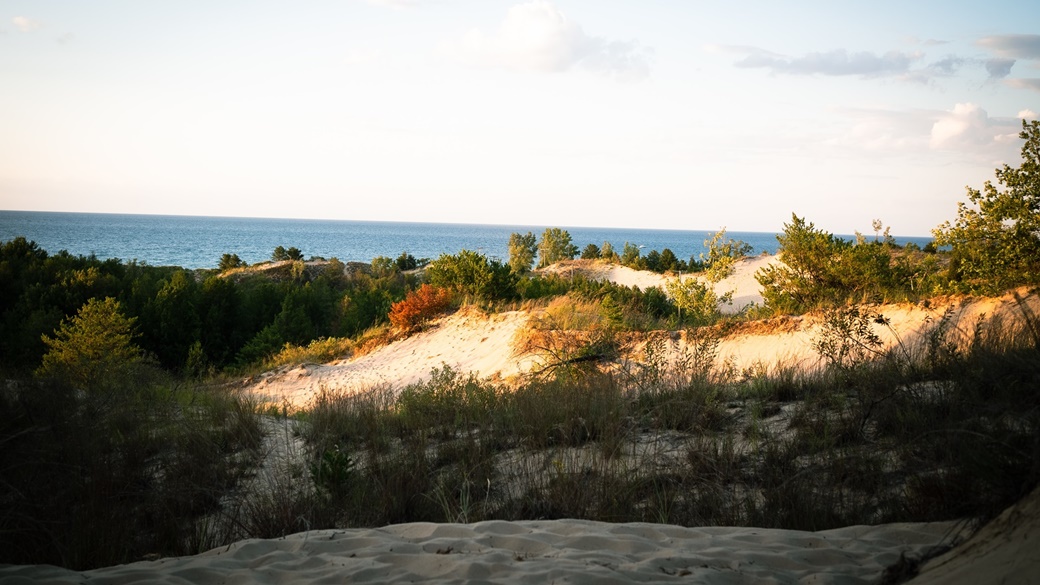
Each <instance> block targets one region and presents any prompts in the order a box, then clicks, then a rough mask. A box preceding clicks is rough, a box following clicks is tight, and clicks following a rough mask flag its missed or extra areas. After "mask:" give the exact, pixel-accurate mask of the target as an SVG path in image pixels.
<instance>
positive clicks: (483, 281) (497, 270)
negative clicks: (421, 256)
mask: <svg viewBox="0 0 1040 585" xmlns="http://www.w3.org/2000/svg"><path fill="white" fill-rule="evenodd" d="M426 278H427V279H428V280H429V282H430V284H432V285H433V286H437V287H441V288H447V289H451V290H454V291H457V292H459V293H460V294H463V295H467V296H470V297H474V298H475V299H477V300H480V301H485V302H490V301H496V300H509V299H513V298H515V297H516V281H517V276H516V275H515V274H514V273H513V272H512V271H511V270H510V268H509V267H508V266H505V265H503V264H502V263H501V262H499V261H498V260H488V258H487V256H484V255H483V254H478V253H477V252H471V251H469V250H463V251H461V252H459V253H458V254H455V255H449V254H442V255H441V257H440V258H438V259H437V260H434V261H433V262H432V263H430V265H429V267H427V269H426Z"/></svg>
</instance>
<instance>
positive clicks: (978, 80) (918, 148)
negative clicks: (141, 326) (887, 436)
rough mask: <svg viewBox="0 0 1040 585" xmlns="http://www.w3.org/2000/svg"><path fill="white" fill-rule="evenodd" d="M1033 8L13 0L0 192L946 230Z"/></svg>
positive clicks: (1038, 35)
mask: <svg viewBox="0 0 1040 585" xmlns="http://www.w3.org/2000/svg"><path fill="white" fill-rule="evenodd" d="M1036 22H1037V21H1036V11H1035V7H1030V6H1029V4H1028V3H1026V2H1008V1H993V2H985V3H983V2H950V1H945V2H930V1H920V2H913V3H907V2H903V1H901V2H888V1H875V2H871V3H863V2H836V1H830V2H785V3H780V2H713V1H693V0H687V1H680V0H641V1H620V0H599V1H591V0H554V1H551V2H550V1H544V0H534V1H530V2H523V1H497V0H480V1H479V2H477V1H468V0H335V1H333V0H313V1H309V2H305V3H292V4H290V3H285V2H271V1H266V0H252V1H249V2H246V1H232V0H228V1H223V2H210V1H206V2H202V1H191V0H189V1H181V2H176V3H174V2H168V3H157V2H139V1H131V0H125V1H121V2H116V1H106V0H97V1H92V2H72V1H63V2H57V1H48V0H33V1H6V0H0V209H26V210H56V211H57V210H64V211H99V212H117V213H160V214H188V215H236V216H261V217H308V218H334V219H357V220H392V221H438V222H462V223H496V224H534V225H561V226H605V227H632V228H677V229H706V230H713V229H717V228H719V227H723V226H727V227H728V228H729V229H730V230H753V231H758V230H761V231H775V230H779V229H780V228H781V227H782V224H783V223H784V222H785V221H788V220H789V219H790V216H791V213H797V214H798V215H799V216H803V217H807V218H808V219H809V220H810V221H813V222H815V223H816V225H817V226H818V227H821V228H824V229H826V230H828V231H832V232H836V233H851V232H852V231H854V230H859V231H863V232H867V231H871V227H870V225H871V220H872V219H875V218H877V219H881V220H882V221H883V222H884V223H885V224H886V225H888V226H891V228H892V232H893V233H896V234H900V235H928V233H929V232H930V230H931V229H932V228H933V227H935V226H936V225H938V224H939V223H941V222H942V221H944V220H946V219H950V218H952V217H953V216H954V215H955V213H956V203H957V201H960V200H963V199H964V187H965V186H966V185H971V186H975V187H981V186H982V184H983V182H984V181H986V180H990V179H992V178H993V169H994V168H995V167H997V166H999V165H1001V164H1003V163H1009V164H1012V165H1016V164H1018V161H1019V158H1018V152H1019V149H1020V147H1021V141H1020V140H1019V139H1018V137H1017V133H1018V132H1019V130H1020V128H1021V120H1022V119H1033V118H1035V117H1036V116H1037V113H1038V112H1040V30H1036V29H1037V28H1038V27H1037V26H1036Z"/></svg>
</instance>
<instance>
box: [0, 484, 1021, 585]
mask: <svg viewBox="0 0 1040 585" xmlns="http://www.w3.org/2000/svg"><path fill="white" fill-rule="evenodd" d="M965 532H966V531H965V529H964V527H963V526H962V525H960V524H957V523H953V522H936V523H920V524H908V523H903V524H887V525H881V526H850V527H846V528H839V529H835V530H826V531H821V532H800V531H793V530H767V529H760V528H682V527H678V526H669V525H661V524H645V523H633V524H608V523H603V522H588V521H582V520H552V521H527V522H503V521H487V522H479V523H476V524H429V523H414V524H401V525H396V526H388V527H385V528H374V529H351V530H320V531H314V532H304V533H299V534H294V535H291V536H287V537H284V538H279V539H271V540H244V541H240V542H236V543H234V544H232V545H230V546H226V547H220V548H217V549H213V550H211V551H208V552H205V553H202V554H199V555H195V556H192V557H180V558H166V559H160V560H156V561H141V562H137V563H131V564H127V565H119V566H115V567H106V568H101V569H95V570H91V571H70V570H67V569H61V568H58V567H53V566H47V565H40V566H4V565H0V583H4V584H11V585H15V584H19V585H20V584H30V583H43V584H47V583H50V584H55V585H66V584H68V585H71V584H76V583H99V584H130V583H160V584H171V585H174V584H177V585H180V584H188V583H198V584H202V585H217V584H234V583H270V584H276V585H278V584H284V585H297V584H298V585H302V584H304V583H503V584H523V583H532V584H534V583H539V584H541V583H579V584H580V583H589V584H593V583H595V584H599V583H678V582H681V583H711V584H719V583H722V584H730V583H732V584H737V583H742V584H750V583H805V584H808V583H835V584H853V583H857V584H859V583H878V582H880V579H881V578H882V577H883V576H885V572H886V569H888V568H889V567H893V566H896V567H899V566H906V565H907V563H906V562H905V561H907V560H909V561H911V563H914V562H915V561H917V560H919V559H921V558H922V557H933V556H934V557H935V558H932V559H931V560H929V561H927V562H925V563H924V564H923V565H921V567H920V574H918V575H917V576H916V577H914V578H913V579H912V580H910V581H908V583H911V584H914V585H938V584H949V585H969V584H970V585H975V584H980V583H1014V584H1027V583H1036V582H1037V581H1038V580H1040V547H1037V545H1036V543H1037V539H1038V538H1040V490H1037V491H1034V492H1033V493H1032V494H1031V495H1030V496H1028V497H1026V498H1025V499H1023V500H1022V501H1021V502H1019V503H1018V504H1016V505H1014V506H1012V507H1011V508H1009V509H1008V510H1006V511H1005V512H1004V513H1003V514H1002V515H1001V516H1000V517H998V518H997V519H995V520H994V521H992V522H990V523H989V524H988V525H986V526H985V527H983V528H982V529H981V530H980V531H978V532H977V533H976V534H974V535H973V536H971V537H970V538H968V539H967V540H966V541H964V542H962V543H960V544H959V545H958V546H956V547H954V548H952V550H949V551H948V552H945V553H943V554H939V555H938V556H935V555H936V554H937V553H941V552H942V551H943V550H946V549H947V548H948V547H949V545H950V544H951V543H952V542H953V541H954V540H956V539H958V537H959V536H961V535H964V534H965ZM896 574H897V575H903V576H911V575H913V574H914V573H913V572H900V571H897V572H896Z"/></svg>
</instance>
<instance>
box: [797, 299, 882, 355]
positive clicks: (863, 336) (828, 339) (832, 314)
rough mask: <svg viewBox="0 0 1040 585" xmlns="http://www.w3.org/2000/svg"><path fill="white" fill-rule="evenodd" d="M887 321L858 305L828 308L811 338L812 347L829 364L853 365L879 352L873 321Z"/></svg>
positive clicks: (879, 340)
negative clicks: (815, 334) (812, 338)
mask: <svg viewBox="0 0 1040 585" xmlns="http://www.w3.org/2000/svg"><path fill="white" fill-rule="evenodd" d="M887 324H888V321H887V320H886V319H885V317H884V316H883V315H881V314H880V313H872V312H870V311H868V310H864V309H861V308H859V307H854V306H853V307H842V308H839V309H833V310H830V311H828V312H827V313H826V314H825V316H824V319H823V326H822V328H823V330H822V332H821V334H820V337H818V338H817V339H815V340H814V341H813V349H815V350H816V352H817V353H819V354H820V356H822V357H823V358H824V359H826V360H827V362H828V363H829V364H831V365H832V366H835V367H837V368H840V369H849V368H852V367H854V366H855V365H856V364H859V363H861V362H862V361H863V360H865V359H867V358H870V357H874V356H879V355H881V348H882V342H881V337H879V336H878V334H877V333H875V332H874V325H887Z"/></svg>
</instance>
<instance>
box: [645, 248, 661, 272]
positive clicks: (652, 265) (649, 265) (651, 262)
mask: <svg viewBox="0 0 1040 585" xmlns="http://www.w3.org/2000/svg"><path fill="white" fill-rule="evenodd" d="M643 266H644V267H645V268H646V269H647V270H651V271H653V272H661V253H660V252H658V251H657V250H650V252H649V253H647V255H646V257H645V258H643Z"/></svg>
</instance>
